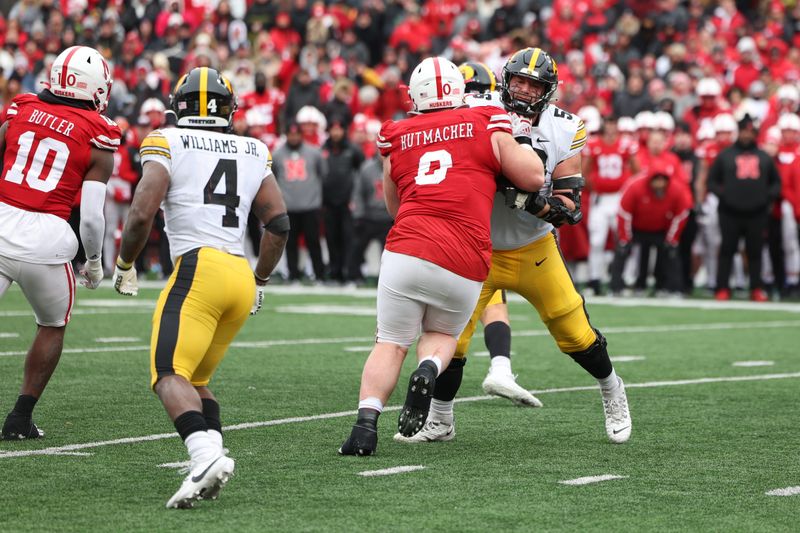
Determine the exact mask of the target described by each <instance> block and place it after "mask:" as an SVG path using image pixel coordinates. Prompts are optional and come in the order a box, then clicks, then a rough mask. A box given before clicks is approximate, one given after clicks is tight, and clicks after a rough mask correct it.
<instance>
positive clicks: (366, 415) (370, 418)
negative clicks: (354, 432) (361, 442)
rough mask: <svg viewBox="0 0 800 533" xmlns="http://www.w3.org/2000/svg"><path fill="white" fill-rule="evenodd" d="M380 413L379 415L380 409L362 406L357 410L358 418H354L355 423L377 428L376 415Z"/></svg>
mask: <svg viewBox="0 0 800 533" xmlns="http://www.w3.org/2000/svg"><path fill="white" fill-rule="evenodd" d="M380 415H381V413H380V411H376V410H375V409H370V408H369V407H362V408H361V409H359V410H358V418H357V419H356V425H358V426H367V427H371V428H377V427H378V417H379V416H380Z"/></svg>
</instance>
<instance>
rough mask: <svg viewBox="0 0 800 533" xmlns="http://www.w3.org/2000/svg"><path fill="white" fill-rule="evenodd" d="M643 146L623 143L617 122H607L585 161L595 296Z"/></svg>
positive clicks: (605, 268) (592, 284) (637, 168)
mask: <svg viewBox="0 0 800 533" xmlns="http://www.w3.org/2000/svg"><path fill="white" fill-rule="evenodd" d="M638 149H639V146H638V145H637V144H633V143H627V142H625V141H623V140H622V138H621V137H620V135H619V131H618V129H617V121H616V119H615V118H612V117H607V118H606V119H605V120H604V121H603V126H602V135H600V137H596V138H595V139H592V140H590V141H589V146H588V147H587V150H586V152H587V153H586V155H585V157H584V159H583V169H584V170H583V174H584V176H587V178H588V181H589V188H590V189H591V193H590V198H591V204H592V210H591V211H590V214H589V221H588V224H589V243H590V247H591V248H590V251H589V280H590V281H589V286H590V287H592V289H594V292H595V294H599V293H600V284H601V282H602V281H603V279H602V278H603V277H604V275H605V272H606V271H607V269H608V268H607V267H608V265H607V261H606V257H605V255H606V242H607V240H608V230H609V229H610V230H612V231H615V230H616V225H617V224H616V222H617V221H616V217H617V213H618V212H619V201H620V197H621V194H622V193H621V191H622V188H623V187H624V186H625V184H626V183H627V182H628V178H630V177H631V176H632V175H633V174H636V172H637V171H638V170H639V165H638V163H637V159H636V152H637V151H638Z"/></svg>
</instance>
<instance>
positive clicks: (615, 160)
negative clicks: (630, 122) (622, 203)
mask: <svg viewBox="0 0 800 533" xmlns="http://www.w3.org/2000/svg"><path fill="white" fill-rule="evenodd" d="M588 150H589V157H590V158H591V163H592V167H591V172H592V174H591V176H590V177H591V180H592V187H591V188H592V192H594V193H598V194H606V193H615V192H619V191H620V190H621V189H622V187H623V186H624V185H625V182H626V181H628V178H629V177H630V170H629V169H628V161H629V159H630V158H631V157H635V156H636V152H637V151H638V150H639V146H638V145H637V144H636V143H631V142H626V141H624V140H623V139H622V138H618V139H617V140H616V141H614V142H613V143H610V144H608V143H606V142H605V141H604V140H603V138H602V137H596V138H594V139H591V140H590V141H589V146H588Z"/></svg>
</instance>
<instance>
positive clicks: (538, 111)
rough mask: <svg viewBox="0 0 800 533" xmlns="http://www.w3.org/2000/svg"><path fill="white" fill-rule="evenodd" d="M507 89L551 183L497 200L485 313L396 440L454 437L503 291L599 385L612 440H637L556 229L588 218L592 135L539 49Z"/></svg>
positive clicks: (504, 94)
mask: <svg viewBox="0 0 800 533" xmlns="http://www.w3.org/2000/svg"><path fill="white" fill-rule="evenodd" d="M502 81H503V87H502V89H501V99H502V101H503V104H504V106H505V109H506V110H507V111H509V112H513V113H516V115H517V116H518V117H520V119H521V120H527V121H530V123H531V130H530V134H529V135H523V136H518V137H517V142H520V143H526V144H527V143H530V144H531V145H532V147H533V149H534V150H536V152H537V153H538V154H539V155H540V157H541V158H542V160H543V161H544V163H545V185H544V187H542V189H541V190H540V191H539V193H538V194H536V195H526V194H517V193H516V191H515V190H514V189H513V188H512V189H507V191H506V197H507V198H508V201H506V202H504V201H503V200H502V199H500V198H498V199H496V201H495V203H494V208H493V210H492V266H491V270H490V271H489V277H488V278H487V280H486V281H485V282H484V285H483V289H482V291H481V295H480V299H479V301H478V305H477V307H476V308H475V311H474V313H473V315H472V318H471V319H470V322H469V324H468V325H467V327H466V328H465V330H464V332H463V333H462V334H461V337H460V338H459V343H458V348H457V349H456V354H455V357H454V358H453V360H452V361H451V363H450V366H449V367H448V369H447V370H446V371H445V372H442V374H441V375H440V376H439V378H438V379H437V380H436V386H435V388H434V400H433V402H432V403H431V410H430V414H429V416H428V420H427V421H426V423H425V425H424V426H423V428H422V429H421V430H420V431H419V432H418V433H417V434H415V435H413V436H411V437H403V436H402V435H399V434H398V435H395V440H398V441H401V442H430V441H446V440H451V439H452V438H453V436H454V435H455V426H454V422H453V399H452V398H453V397H454V396H455V393H454V392H453V391H454V390H456V391H457V390H458V387H459V386H460V384H461V377H462V374H463V366H464V363H463V361H464V358H465V356H466V353H467V350H468V348H469V342H470V339H471V338H472V335H473V333H474V332H475V326H476V323H477V321H478V317H480V316H481V313H483V310H484V308H485V307H486V305H487V304H488V302H489V301H490V300H491V299H492V297H493V296H494V294H495V293H496V291H498V290H503V289H505V290H511V291H514V292H516V293H517V294H519V295H521V296H522V297H524V298H525V299H526V300H528V301H529V302H530V303H531V304H532V305H533V306H534V307H535V308H536V310H537V312H538V313H539V317H540V318H541V319H542V322H544V324H545V325H546V326H547V328H548V330H549V331H550V334H551V335H552V336H553V339H554V340H555V341H556V344H557V345H558V347H559V349H560V350H561V351H562V352H564V353H566V354H567V355H569V356H570V357H571V358H572V359H573V360H574V361H575V362H576V363H578V364H579V365H580V366H581V367H582V368H583V369H584V370H586V371H587V372H588V373H589V374H591V375H592V376H593V377H594V378H595V379H596V380H597V381H598V383H599V385H600V391H601V395H602V400H603V409H604V412H605V427H606V434H607V435H608V438H609V440H611V442H614V443H623V442H626V441H627V440H628V439H629V438H630V435H631V417H630V412H629V409H628V400H627V397H626V394H625V387H624V384H623V382H622V380H621V379H619V377H618V376H617V375H616V373H615V372H614V368H613V366H612V364H611V360H610V358H609V355H608V351H607V349H606V339H605V338H604V337H603V335H601V334H600V332H599V331H598V330H596V329H595V328H593V327H592V325H591V324H590V322H589V317H588V315H587V314H586V310H585V308H584V301H583V298H582V297H581V295H580V294H579V293H578V291H577V290H576V289H575V285H574V284H573V282H572V278H571V277H570V275H569V272H568V271H567V267H566V264H565V263H564V259H563V257H562V256H561V252H560V250H559V248H558V244H557V241H556V237H555V234H554V231H553V227H554V226H556V227H558V226H560V225H562V224H565V223H571V224H575V223H577V222H578V221H580V219H581V216H582V215H581V212H580V189H581V188H582V187H583V181H584V180H583V177H582V176H581V155H580V153H581V150H582V149H583V147H584V145H585V144H586V140H587V134H586V127H585V126H584V124H583V122H582V121H581V120H580V119H579V118H578V117H576V116H574V115H572V114H571V113H568V112H566V111H564V110H562V109H559V108H558V107H556V106H554V105H552V104H550V100H551V98H552V97H553V94H554V93H555V91H556V88H557V87H558V67H557V65H556V62H555V61H554V60H553V58H552V57H550V55H549V54H548V53H547V52H545V51H543V50H542V49H540V48H525V49H522V50H519V51H517V52H515V53H514V54H512V55H511V57H510V58H509V59H508V61H507V62H506V64H505V66H504V67H503V80H502ZM515 131H519V130H518V129H516V128H515ZM498 194H503V193H502V192H498ZM508 205H513V206H514V207H516V208H515V209H511V208H509V207H508ZM509 366H510V361H509ZM509 372H510V368H509ZM448 398H449V400H448Z"/></svg>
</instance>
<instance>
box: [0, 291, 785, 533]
mask: <svg viewBox="0 0 800 533" xmlns="http://www.w3.org/2000/svg"><path fill="white" fill-rule="evenodd" d="M275 291H277V293H273V294H270V295H269V298H268V304H267V306H266V308H265V309H264V310H263V311H262V312H261V314H259V315H258V316H256V317H255V318H253V319H251V320H250V321H249V322H248V324H247V325H246V326H245V328H244V330H243V331H242V333H241V334H240V335H239V337H238V339H237V343H236V344H235V345H234V347H233V348H232V349H231V350H230V352H229V353H228V356H227V358H226V359H225V361H224V362H223V363H222V365H221V367H220V368H219V370H218V373H217V376H216V378H215V380H214V381H213V382H212V384H211V386H212V388H213V390H214V391H215V392H216V393H217V396H218V398H219V400H220V403H221V404H222V417H223V425H225V426H236V427H234V428H229V429H228V430H227V431H226V432H225V440H226V446H227V447H228V448H229V449H230V456H231V457H233V458H234V459H235V460H236V475H235V476H234V478H233V479H232V480H231V482H230V483H229V484H228V486H227V487H226V488H225V489H224V491H223V492H222V495H221V496H220V499H219V500H218V501H215V502H199V503H198V504H197V506H196V507H195V509H193V510H189V511H179V510H167V509H165V508H164V504H165V502H166V500H167V499H168V498H169V497H170V496H171V495H172V493H173V492H174V491H175V490H176V489H177V488H178V486H179V485H180V482H181V476H180V474H179V473H178V471H177V468H176V467H164V466H159V465H164V464H166V463H176V462H181V461H185V460H186V459H187V456H186V451H185V448H184V446H183V444H182V443H181V442H180V440H179V439H178V437H177V435H175V434H174V432H173V427H172V425H171V423H170V422H169V420H168V419H167V416H166V414H165V413H164V411H163V409H162V408H161V405H160V404H159V402H158V400H157V398H156V396H155V395H153V394H152V393H151V392H149V388H148V383H149V359H148V348H147V345H148V342H149V335H150V313H151V310H152V305H153V303H154V301H155V298H156V296H157V293H158V291H157V290H155V289H145V290H142V291H140V295H139V297H138V299H136V300H133V299H124V300H123V299H122V298H121V297H117V296H116V295H115V294H114V293H113V291H111V290H110V289H108V288H103V289H100V290H98V291H97V292H89V291H88V290H84V289H82V288H81V290H79V292H78V302H77V304H76V307H75V309H76V311H75V314H74V315H73V321H72V323H71V324H70V327H69V329H68V331H67V339H66V346H65V353H64V355H63V356H62V359H61V363H60V365H59V367H58V369H57V370H56V373H55V376H54V378H53V380H52V381H51V383H50V386H49V387H48V389H47V391H46V392H45V395H44V396H43V398H42V399H41V401H40V402H39V405H38V406H37V409H36V412H35V420H36V422H37V423H38V424H39V426H40V427H41V428H42V429H43V430H44V431H45V432H46V433H47V435H46V438H45V439H43V440H41V441H34V442H0V472H1V473H2V476H0V494H1V495H2V496H0V531H188V530H193V531H348V532H349V531H412V530H416V531H420V530H422V531H437V532H438V531H553V530H560V531H587V530H591V531H797V530H798V527H800V526H798V524H800V495H794V496H772V495H767V494H765V493H766V492H768V491H772V490H775V489H783V488H789V487H798V486H800V460H798V452H800V415H798V412H800V410H798V406H797V402H798V398H800V394H799V393H800V358H799V357H798V352H800V347H799V346H800V306H798V305H794V306H791V305H786V306H779V305H768V306H762V307H752V306H749V305H744V306H741V307H742V308H741V309H735V308H731V307H735V306H728V308H723V307H719V306H716V305H715V304H714V303H709V302H705V301H703V302H699V301H698V302H694V303H695V304H696V305H704V306H705V307H706V308H703V309H699V308H692V307H691V306H690V305H689V304H686V303H685V302H684V303H682V304H681V305H680V306H677V307H658V306H652V305H651V306H619V305H609V304H607V303H600V302H598V303H590V304H589V311H590V313H591V315H592V321H593V324H594V325H595V326H596V327H598V328H599V329H601V330H602V331H603V332H604V333H605V335H606V337H607V338H608V340H609V351H610V352H611V353H612V356H628V357H625V358H624V359H626V360H625V361H619V362H617V363H615V366H616V368H617V372H618V373H619V374H620V375H621V376H622V377H623V378H624V379H625V382H626V384H627V387H628V398H629V401H630V406H631V413H632V416H633V436H632V438H631V440H630V441H629V442H628V443H626V444H624V445H612V444H610V443H609V442H608V441H607V438H606V435H605V431H604V427H603V413H602V405H601V402H600V394H599V392H598V390H597V389H596V385H595V384H594V381H593V380H592V379H591V378H590V377H589V376H588V375H587V374H585V373H584V372H583V371H582V370H581V368H580V367H578V366H577V365H576V364H575V363H573V362H572V360H571V359H569V358H568V357H567V356H565V355H563V354H561V353H559V352H558V350H557V349H556V347H555V344H554V343H553V341H552V340H551V339H550V338H549V337H548V336H547V335H546V332H545V331H544V330H543V327H542V325H541V323H540V322H539V319H538V316H537V315H536V314H535V313H534V312H533V310H532V309H531V308H530V307H528V306H527V304H524V303H522V302H521V301H518V300H512V302H511V306H510V310H511V316H512V327H513V329H514V331H515V337H514V341H513V348H512V349H513V352H514V355H513V357H512V360H513V363H514V370H515V372H517V373H519V378H518V382H520V383H521V384H522V385H524V386H526V387H528V388H530V389H533V390H535V391H536V392H535V394H537V396H538V397H539V398H540V399H541V400H542V401H543V402H544V404H545V406H544V408H542V409H524V408H518V407H514V406H512V405H511V404H510V403H509V402H507V401H505V400H501V399H489V398H487V397H484V396H483V393H482V390H481V386H480V384H481V381H482V379H483V376H484V374H485V371H486V368H487V367H488V358H487V357H485V355H482V354H481V352H483V350H485V347H484V346H483V341H482V338H479V339H476V342H474V343H473V347H472V355H471V358H470V362H469V364H468V365H467V367H466V371H465V377H464V384H463V386H462V389H461V393H460V398H462V399H463V400H464V401H463V403H459V404H457V405H456V430H457V436H456V438H455V440H454V441H452V442H449V443H434V444H423V445H407V444H398V443H395V442H393V441H392V439H391V436H392V434H393V433H394V427H395V425H396V421H397V412H396V410H389V411H387V412H385V413H384V415H383V416H382V417H381V420H380V434H379V439H380V440H379V445H378V455H377V456H375V457H369V458H357V457H339V456H338V455H337V454H336V449H337V448H338V446H339V445H340V444H341V443H342V441H343V440H344V439H345V437H346V436H347V435H348V433H349V430H350V426H351V424H352V423H353V421H354V416H353V413H354V409H355V406H356V403H357V395H358V386H359V379H360V374H361V368H362V365H363V362H364V360H365V358H366V355H367V353H368V351H369V347H370V344H371V340H372V336H373V333H374V328H375V319H374V314H373V308H374V304H375V299H374V296H373V295H372V294H374V293H369V292H366V291H364V292H361V293H360V294H353V293H350V294H338V295H337V294H331V293H330V291H319V292H318V293H313V294H308V293H306V294H289V293H288V292H287V291H286V290H285V289H275ZM108 301H112V302H122V303H126V304H132V303H134V302H135V303H137V304H139V305H140V307H108V306H107V302H108ZM650 303H651V304H658V303H659V302H657V301H654V300H651V301H650ZM664 303H665V304H670V303H671V302H664ZM34 329H35V326H34V323H33V318H32V316H31V315H30V312H29V311H28V306H27V303H26V302H25V300H24V298H23V297H22V294H21V292H20V291H19V290H18V289H16V288H12V289H11V290H10V291H9V293H8V294H6V296H5V298H4V299H3V300H2V301H0V375H1V376H2V378H0V412H1V413H2V414H3V415H4V414H5V413H6V412H7V411H8V410H9V409H10V408H11V407H12V405H13V402H14V400H15V398H16V395H17V393H18V387H19V383H20V380H21V375H22V364H23V355H22V354H24V352H25V350H26V349H27V347H28V345H29V343H30V340H31V338H32V335H33V333H34ZM743 361H745V362H747V361H749V362H752V361H763V362H771V363H772V364H771V365H766V363H762V366H734V363H735V362H743ZM412 366H413V364H412V363H411V361H410V358H409V361H407V364H406V365H405V367H404V373H403V376H402V377H401V382H400V386H399V387H398V391H397V392H396V393H395V395H394V396H393V397H392V399H391V400H390V402H389V403H390V406H393V407H395V408H396V407H397V406H398V404H399V403H401V402H402V399H403V397H404V395H405V383H406V379H407V376H408V374H409V372H410V371H411V369H412ZM593 385H595V387H592V386H593ZM398 466H420V467H424V468H422V469H418V470H416V471H411V472H405V473H398V474H394V475H386V476H376V477H365V476H361V475H359V473H360V472H364V471H372V470H379V469H387V468H392V467H398ZM603 475H611V476H620V478H618V479H613V480H607V481H602V482H597V483H592V484H587V485H581V486H571V485H565V484H561V483H560V482H561V481H565V480H573V479H576V478H581V477H586V476H603Z"/></svg>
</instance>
